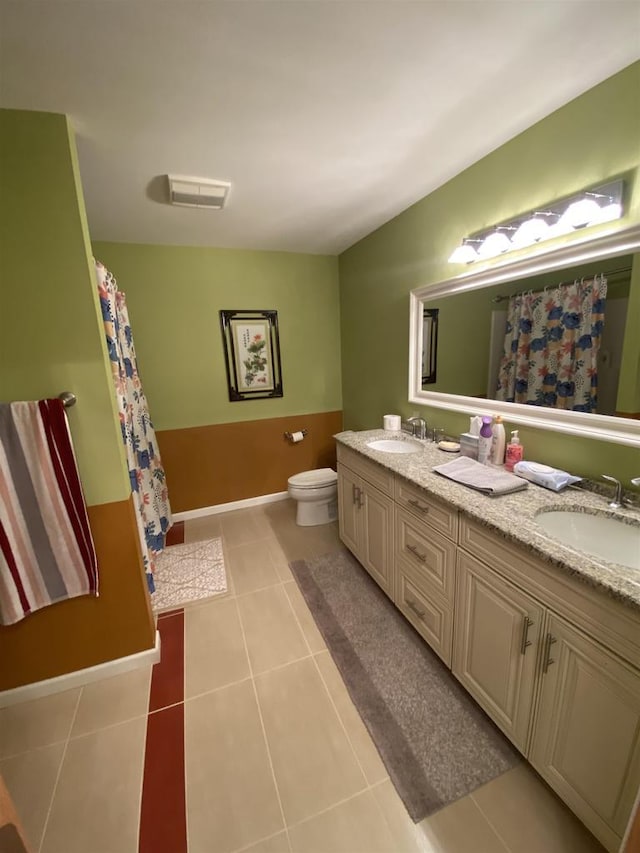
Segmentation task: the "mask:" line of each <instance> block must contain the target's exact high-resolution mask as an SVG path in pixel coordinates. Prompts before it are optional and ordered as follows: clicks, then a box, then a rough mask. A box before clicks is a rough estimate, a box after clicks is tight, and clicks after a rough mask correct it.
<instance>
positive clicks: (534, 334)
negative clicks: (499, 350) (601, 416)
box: [496, 276, 607, 412]
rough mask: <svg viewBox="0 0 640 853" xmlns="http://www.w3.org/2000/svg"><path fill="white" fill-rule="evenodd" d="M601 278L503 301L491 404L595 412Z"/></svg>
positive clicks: (603, 289) (602, 306)
mask: <svg viewBox="0 0 640 853" xmlns="http://www.w3.org/2000/svg"><path fill="white" fill-rule="evenodd" d="M606 296H607V280H606V279H605V278H604V276H596V277H595V278H593V279H589V280H585V279H582V281H575V282H573V284H565V285H560V286H559V287H557V288H556V289H555V290H550V291H547V290H545V291H544V292H540V293H531V292H530V293H520V294H517V295H516V296H512V297H511V299H510V300H509V308H508V311H507V333H506V337H505V343H504V354H503V356H502V361H501V364H500V372H499V376H498V390H497V394H496V399H498V400H505V401H506V402H509V403H528V404H529V405H533V406H553V407H554V408H556V409H568V410H572V411H574V412H595V411H596V407H597V403H598V369H597V360H598V350H599V348H600V341H601V339H602V330H603V328H604V310H605V303H606Z"/></svg>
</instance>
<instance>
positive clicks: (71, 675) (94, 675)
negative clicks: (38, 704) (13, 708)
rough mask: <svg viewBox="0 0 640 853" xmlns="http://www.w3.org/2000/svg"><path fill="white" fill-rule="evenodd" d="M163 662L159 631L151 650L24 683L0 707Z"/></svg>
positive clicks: (0, 696) (1, 698)
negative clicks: (161, 659)
mask: <svg viewBox="0 0 640 853" xmlns="http://www.w3.org/2000/svg"><path fill="white" fill-rule="evenodd" d="M159 660H160V634H159V632H158V631H156V641H155V645H154V647H153V648H152V649H145V650H144V651H143V652H136V653H135V654H133V655H127V656H126V657H123V658H116V659H115V660H108V661H105V663H99V664H97V665H96V666H88V667H86V668H85V669H78V670H76V671H75V672H67V673H65V674H64V675H58V676H56V677H55V678H46V679H45V680H44V681H35V682H34V683H33V684H24V685H22V686H21V687H12V688H11V690H3V691H2V692H0V708H6V707H7V706H8V705H17V704H18V702H28V701H29V700H31V699H40V698H41V697H42V696H49V695H50V694H51V693H61V692H62V691H63V690H71V689H72V688H73V687H82V686H83V685H84V684H90V683H91V682H92V681H101V680H102V679H103V678H111V676H112V675H120V673H122V672H129V671H130V670H132V669H138V668H140V667H143V666H149V664H152V663H158V661H159Z"/></svg>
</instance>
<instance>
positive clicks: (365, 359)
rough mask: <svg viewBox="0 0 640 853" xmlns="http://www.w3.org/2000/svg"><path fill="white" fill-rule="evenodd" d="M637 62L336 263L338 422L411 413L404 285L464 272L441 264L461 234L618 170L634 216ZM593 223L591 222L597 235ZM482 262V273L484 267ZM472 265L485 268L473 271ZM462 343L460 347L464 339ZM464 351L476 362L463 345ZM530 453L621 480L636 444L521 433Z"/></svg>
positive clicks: (638, 211)
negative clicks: (339, 378) (628, 445)
mask: <svg viewBox="0 0 640 853" xmlns="http://www.w3.org/2000/svg"><path fill="white" fill-rule="evenodd" d="M639 97H640V63H635V64H634V65H632V66H630V67H628V68H626V69H625V70H623V71H621V72H620V73H619V74H616V75H615V76H613V77H611V78H610V79H608V80H606V81H604V82H603V83H602V84H600V85H599V86H597V87H595V88H594V89H591V90H590V91H588V92H587V93H585V94H584V95H582V96H581V97H579V98H577V99H576V100H574V101H572V102H571V103H569V104H567V105H566V106H565V107H563V108H562V109H560V110H558V111H557V112H555V113H553V114H552V115H550V116H548V117H547V118H546V119H544V120H543V121H541V122H539V123H538V124H536V125H534V126H533V127H531V128H529V129H528V130H527V131H525V132H524V133H522V134H520V135H519V136H517V137H515V138H514V139H513V140H511V141H510V142H508V143H506V144H505V145H503V146H502V147H500V148H499V149H497V150H496V151H494V152H492V153H491V154H489V155H488V156H487V157H485V158H483V159H482V160H480V161H478V162H477V163H475V164H474V165H473V166H471V167H470V168H468V169H467V170H465V171H464V172H462V173H461V174H459V175H457V176H456V177H455V178H453V179H452V180H451V181H449V182H448V183H447V184H445V185H444V186H442V187H440V188H439V189H438V190H436V191H435V192H433V193H431V194H430V195H428V196H426V197H425V198H424V199H422V200H421V201H419V202H418V203H417V204H415V205H413V206H412V207H411V208H409V209H408V210H406V211H405V212H403V213H402V214H400V215H399V216H398V217H396V218H395V219H393V220H391V221H390V222H389V223H387V224H386V225H384V226H383V227H381V228H379V229H378V230H377V231H375V232H373V233H372V234H370V235H369V236H368V237H366V238H364V239H363V240H361V241H360V242H359V243H357V244H356V245H354V246H353V247H351V248H350V249H349V250H347V251H346V252H344V253H343V254H342V255H341V256H340V258H339V262H340V293H341V318H342V377H343V378H342V390H343V408H344V415H345V427H346V428H351V429H365V428H371V427H376V426H378V425H379V424H380V423H381V418H382V415H383V414H384V413H385V412H394V411H395V412H399V413H401V414H404V415H407V414H410V413H412V412H414V413H415V412H417V409H418V407H416V406H414V405H410V404H409V403H408V402H407V393H408V392H407V375H408V374H407V365H408V358H409V292H410V291H411V290H412V289H413V288H415V287H419V286H423V285H425V284H429V283H434V284H435V283H436V282H438V281H442V280H444V279H448V278H451V277H452V276H453V275H457V274H458V273H460V272H462V271H463V268H461V267H459V266H453V265H451V264H449V263H448V262H447V258H448V256H449V255H450V253H451V252H452V250H453V249H454V247H455V246H456V245H458V244H459V243H460V241H461V239H462V238H463V237H464V236H465V235H467V234H470V233H473V232H474V231H477V230H480V229H482V228H483V227H489V226H491V225H492V224H494V223H496V222H500V221H503V220H505V219H508V218H509V217H511V216H515V215H517V214H519V213H522V212H523V211H526V210H531V209H535V208H536V207H538V206H542V205H543V204H544V203H545V202H547V201H549V200H552V199H557V198H561V197H563V196H566V195H570V194H572V193H573V192H576V191H578V190H580V189H582V188H584V187H585V186H589V185H591V184H594V183H597V182H598V181H600V180H603V179H607V178H610V177H615V176H619V175H623V176H624V177H625V178H626V179H627V182H628V183H627V188H628V193H627V206H626V215H625V218H624V219H623V220H622V223H621V224H622V225H623V226H624V225H629V224H631V223H635V222H638V221H640V184H639V182H638V180H637V177H638V165H639V163H640V110H638V103H639ZM596 230H597V229H593V231H594V233H596ZM490 266H491V264H490V263H486V264H485V265H484V268H489V267H490ZM478 268H479V269H480V268H481V267H478ZM460 346H461V348H462V349H463V350H464V348H465V341H464V340H462V339H461V341H460ZM465 355H466V358H467V359H469V360H471V359H473V352H472V351H467V352H466V354H465ZM423 414H425V415H426V417H427V418H428V420H429V422H430V423H432V424H437V425H438V426H442V427H444V428H445V430H446V431H448V432H451V433H454V434H455V433H457V432H460V431H462V430H463V429H466V427H467V426H468V418H466V417H465V416H463V415H456V414H455V413H448V412H444V411H440V410H433V409H431V410H430V409H429V408H428V407H425V409H424V412H423ZM521 435H522V438H523V444H524V446H525V452H526V455H527V457H528V458H530V459H539V460H541V461H545V462H548V463H549V464H553V465H558V466H564V467H567V468H569V469H571V470H575V471H576V472H580V473H583V474H591V475H599V474H600V473H601V472H602V471H610V472H612V473H614V474H618V475H619V476H621V477H623V478H624V479H628V476H629V473H630V470H631V469H633V470H634V472H635V470H636V468H637V467H638V451H637V449H629V448H625V447H622V446H617V445H614V444H611V443H608V442H595V441H587V440H578V439H576V438H573V437H562V436H559V435H554V434H553V433H550V432H548V431H542V430H533V429H523V430H521Z"/></svg>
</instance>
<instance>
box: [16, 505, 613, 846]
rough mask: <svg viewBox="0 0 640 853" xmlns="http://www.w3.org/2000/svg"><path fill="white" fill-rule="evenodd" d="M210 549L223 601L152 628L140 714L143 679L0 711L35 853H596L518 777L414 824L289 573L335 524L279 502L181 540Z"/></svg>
mask: <svg viewBox="0 0 640 853" xmlns="http://www.w3.org/2000/svg"><path fill="white" fill-rule="evenodd" d="M211 536H222V539H223V543H224V550H225V557H226V564H227V569H228V577H229V589H228V591H227V592H226V593H224V594H222V595H221V596H219V597H217V598H215V599H212V600H209V601H206V602H198V603H196V604H194V605H191V606H189V607H187V608H185V610H184V613H182V612H181V611H180V612H178V613H175V614H165V615H163V616H162V617H161V619H160V621H159V625H160V628H161V633H162V634H163V637H165V635H166V644H165V645H166V648H165V647H163V650H164V651H165V654H164V656H163V664H162V665H159V666H163V671H164V673H165V676H166V675H167V673H168V677H166V678H160V677H158V676H157V673H158V672H160V669H159V668H158V667H156V674H154V678H153V686H152V687H151V704H149V703H150V684H151V680H152V679H151V675H152V674H151V672H150V671H149V669H144V670H137V671H135V672H130V673H126V674H124V675H120V676H116V677H113V678H110V679H105V680H104V681H102V682H98V683H95V684H91V685H87V686H85V687H83V688H79V689H75V690H70V691H67V692H65V693H60V694H58V695H55V696H50V697H46V698H44V699H41V700H36V701H33V702H29V703H25V704H23V705H18V706H14V707H10V708H6V709H3V710H1V711H0V774H1V775H2V776H3V777H4V779H5V782H6V784H7V787H8V788H9V790H10V792H11V794H12V796H13V799H14V802H15V804H16V807H17V809H18V811H19V813H20V814H21V816H22V819H23V822H24V825H25V829H26V831H27V834H28V836H29V838H30V840H31V844H32V846H33V850H34V851H42V853H136V851H138V850H140V851H141V853H183V851H188V853H222V851H227V853H232V852H233V851H246V853H377V851H380V853H596V851H602V848H601V847H600V845H599V844H598V843H597V842H596V841H595V840H594V839H593V837H592V836H591V835H590V834H589V833H588V832H587V831H586V830H585V829H584V828H583V827H582V825H581V824H580V823H579V822H578V821H577V820H576V819H575V818H574V817H573V815H572V814H571V813H570V812H569V811H568V810H567V809H566V808H565V807H564V806H563V805H562V803H560V801H559V800H558V799H557V798H556V797H555V795H554V794H552V793H551V792H550V790H549V789H548V788H547V787H546V786H545V785H544V784H543V783H542V782H541V781H540V780H539V778H538V777H537V776H536V774H535V773H534V772H533V771H532V770H530V769H529V768H528V767H527V766H526V765H523V766H520V767H518V768H516V769H514V770H512V771H510V772H509V773H506V774H505V775H504V776H501V777H499V778H498V779H496V780H494V781H493V782H490V783H489V784H488V785H485V786H484V787H482V788H480V789H478V790H477V791H475V792H474V793H472V794H471V795H469V796H467V797H465V798H464V799H462V800H459V801H458V802H456V803H454V804H452V805H451V806H449V807H447V808H445V809H443V810H442V811H440V812H438V813H436V814H435V815H432V816H431V817H430V818H428V819H426V820H424V821H423V822H422V823H420V824H418V825H414V824H413V823H412V822H411V820H410V819H409V817H408V816H407V814H406V812H405V810H404V807H403V805H402V803H401V801H400V800H399V798H398V796H397V794H396V793H395V790H394V788H393V786H392V784H391V783H390V781H389V779H388V776H387V773H386V770H385V768H384V766H383V765H382V763H381V761H380V758H379V757H378V753H377V752H376V750H375V747H374V746H373V744H372V742H371V740H370V738H369V735H368V733H367V731H366V729H365V727H364V725H363V724H362V722H361V720H360V717H359V716H358V714H357V712H356V710H355V708H354V706H353V704H352V703H351V700H350V698H349V696H348V694H347V692H346V689H345V687H344V685H343V683H342V681H341V678H340V676H339V674H338V672H337V670H336V668H335V666H334V664H333V661H332V659H331V657H330V656H329V653H328V652H327V650H326V648H325V645H324V642H323V640H322V637H321V636H320V634H319V633H318V631H317V629H316V627H315V624H314V622H313V619H312V618H311V616H310V613H309V611H308V609H307V607H306V605H305V603H304V601H303V599H302V597H301V595H300V593H299V591H298V588H297V586H296V584H295V581H294V580H293V579H292V576H291V573H290V570H289V568H288V562H289V561H290V560H292V559H300V558H305V557H312V556H314V555H316V554H320V553H324V552H326V551H327V550H331V549H332V548H334V547H335V546H336V545H337V544H338V536H337V530H336V527H335V525H328V526H326V527H316V528H306V529H303V528H297V527H296V525H295V521H294V510H293V506H292V505H291V504H290V503H289V502H288V501H284V502H280V503H276V504H270V505H266V506H263V507H259V508H255V509H251V510H243V511H238V512H233V513H229V514H226V515H218V516H212V517H210V518H208V519H199V520H197V521H192V522H187V524H186V526H185V540H186V541H187V542H189V541H197V540H199V539H206V538H209V537H211ZM148 711H150V713H149V714H147V712H148ZM145 746H146V755H145ZM152 753H153V754H152ZM154 762H155V763H154ZM183 766H184V776H185V777H186V781H185V782H184V783H183V782H182V773H183V770H182V768H183ZM145 767H146V775H147V779H146V781H145V786H144V790H145V793H144V797H143V796H142V788H143V784H142V783H143V776H144V774H145V771H144V769H143V768H145ZM152 782H153V783H154V784H152ZM183 787H184V790H186V803H185V800H184V799H183V798H182V796H181V791H182V790H183ZM165 792H166V793H165ZM141 800H142V801H143V802H142V809H141ZM141 811H142V814H143V817H142V821H141V818H140V815H141ZM150 822H151V826H150ZM141 823H142V832H141ZM145 826H146V829H145ZM154 829H155V830H156V831H155V832H154ZM187 838H188V842H187V840H186V839H187Z"/></svg>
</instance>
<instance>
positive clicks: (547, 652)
mask: <svg viewBox="0 0 640 853" xmlns="http://www.w3.org/2000/svg"><path fill="white" fill-rule="evenodd" d="M557 642H558V641H557V640H556V638H555V637H554V636H553V634H547V637H546V642H545V649H544V663H543V665H542V674H543V675H546V673H547V670H548V669H549V667H550V666H551V664H552V663H555V660H554V659H553V658H552V657H551V646H552V645H553V644H554V643H557Z"/></svg>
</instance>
